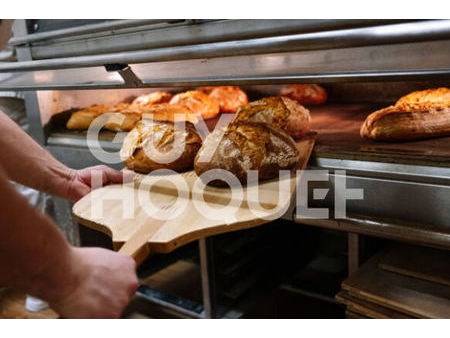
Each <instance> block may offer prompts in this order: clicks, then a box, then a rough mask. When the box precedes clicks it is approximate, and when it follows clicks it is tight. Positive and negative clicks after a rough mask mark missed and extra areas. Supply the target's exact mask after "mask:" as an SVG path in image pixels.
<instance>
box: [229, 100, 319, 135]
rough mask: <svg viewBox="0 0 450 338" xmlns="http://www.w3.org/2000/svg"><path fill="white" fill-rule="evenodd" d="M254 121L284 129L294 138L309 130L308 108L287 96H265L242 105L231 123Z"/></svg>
mask: <svg viewBox="0 0 450 338" xmlns="http://www.w3.org/2000/svg"><path fill="white" fill-rule="evenodd" d="M236 122H255V123H263V124H271V125H273V126H275V127H278V128H281V129H284V130H285V131H286V132H287V133H288V134H289V135H291V136H292V137H293V138H294V139H300V138H302V137H303V136H304V135H305V134H307V133H308V132H309V131H310V128H311V127H310V123H311V117H310V115H309V110H308V109H306V108H305V107H303V106H302V105H300V104H298V103H297V102H295V101H293V100H291V99H289V98H287V97H279V96H274V97H265V98H263V99H261V100H257V101H253V102H250V103H249V104H247V105H245V106H242V107H241V108H240V109H239V110H238V112H237V113H236V116H235V117H234V119H233V121H232V123H236Z"/></svg>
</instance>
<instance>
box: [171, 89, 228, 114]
mask: <svg viewBox="0 0 450 338" xmlns="http://www.w3.org/2000/svg"><path fill="white" fill-rule="evenodd" d="M174 103H176V104H182V105H185V106H186V107H188V108H189V109H190V110H191V111H192V112H193V113H195V114H200V115H201V117H202V118H204V119H207V118H211V117H214V116H216V115H217V114H219V109H220V108H219V103H218V102H217V101H216V100H213V99H212V98H210V97H209V96H208V95H206V94H205V93H203V92H201V91H198V90H190V91H187V92H184V93H179V94H177V95H175V96H174V97H173V98H172V99H171V100H170V104H174Z"/></svg>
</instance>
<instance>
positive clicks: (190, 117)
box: [140, 103, 199, 124]
mask: <svg viewBox="0 0 450 338" xmlns="http://www.w3.org/2000/svg"><path fill="white" fill-rule="evenodd" d="M140 112H141V114H142V117H143V119H153V120H155V121H169V122H175V121H188V122H191V123H194V124H195V123H197V121H198V116H199V115H198V114H195V113H193V112H192V111H191V110H190V109H189V108H188V107H186V106H185V105H182V104H176V103H174V104H169V103H159V104H154V105H151V106H146V107H141V109H140Z"/></svg>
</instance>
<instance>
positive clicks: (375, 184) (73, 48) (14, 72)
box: [0, 20, 450, 317]
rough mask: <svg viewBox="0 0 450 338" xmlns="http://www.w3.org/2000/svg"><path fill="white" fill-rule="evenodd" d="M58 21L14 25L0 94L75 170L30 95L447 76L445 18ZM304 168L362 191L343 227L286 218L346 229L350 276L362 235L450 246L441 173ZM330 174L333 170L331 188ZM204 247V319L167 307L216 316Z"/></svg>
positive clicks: (70, 154)
mask: <svg viewBox="0 0 450 338" xmlns="http://www.w3.org/2000/svg"><path fill="white" fill-rule="evenodd" d="M27 21H28V20H27ZM63 21H65V20H63ZM56 26H59V27H58V29H55V30H53V29H52V28H54V27H52V25H51V24H49V23H48V22H46V20H41V21H39V20H37V21H36V22H30V21H28V22H26V21H24V20H17V22H16V23H15V26H14V38H13V39H12V40H11V41H10V47H11V48H12V49H13V50H14V51H15V56H16V58H17V62H2V63H0V90H17V91H24V92H25V100H26V107H27V111H28V118H29V121H30V133H31V135H32V136H33V137H34V138H35V139H36V140H37V141H38V142H40V143H41V144H43V145H45V146H47V147H48V149H49V150H50V151H51V152H52V153H53V154H54V156H56V157H57V158H58V159H60V160H61V161H63V162H65V163H66V164H68V165H70V166H72V167H75V168H77V167H78V168H79V167H84V166H87V165H93V164H97V163H96V160H95V159H94V158H93V157H92V156H91V155H90V153H89V151H88V149H87V147H86V141H85V140H83V139H73V138H68V137H65V136H64V135H55V134H53V135H52V134H51V133H50V134H49V133H48V132H47V131H46V129H45V128H44V126H43V125H42V122H41V114H40V110H39V100H38V97H37V94H36V93H37V91H39V90H75V89H83V90H84V89H86V90H87V89H112V88H116V89H117V88H147V87H148V88H156V87H185V86H199V85H219V84H236V85H266V84H270V85H273V84H283V83H311V82H313V83H314V82H319V83H343V82H364V81H366V82H367V81H371V82H387V81H409V80H414V81H430V80H440V81H442V80H444V81H445V80H448V79H449V75H450V59H449V57H448V55H450V20H408V21H405V20H103V21H99V22H94V23H90V24H89V25H84V26H80V25H79V23H77V22H75V23H74V22H59V23H58V24H57V25H56ZM60 26H63V28H61V27H60ZM103 146H105V148H107V149H111V150H115V149H117V147H118V145H117V144H114V143H111V142H104V144H103ZM310 168H314V169H327V170H331V171H334V170H346V171H347V174H348V176H347V185H348V186H350V187H363V188H364V189H365V191H366V192H367V194H366V196H365V200H364V201H363V202H362V203H360V204H357V203H356V202H350V203H349V204H348V209H349V211H350V212H351V213H352V215H351V216H349V217H347V219H344V220H333V219H332V220H310V219H302V218H296V217H294V216H293V213H292V212H291V213H290V214H287V215H285V217H286V218H288V219H290V220H294V221H296V222H298V223H301V224H306V225H313V226H321V227H327V228H333V229H338V230H343V231H347V232H348V233H349V253H350V256H349V257H350V258H349V260H350V261H349V264H350V267H351V269H350V270H353V269H355V268H356V267H357V265H358V254H357V253H358V238H359V237H358V236H359V234H364V235H370V236H378V237H384V238H390V239H395V240H404V241H411V242H415V243H418V244H421V245H430V246H436V247H440V248H445V249H448V248H450V208H449V207H448V206H449V205H450V169H449V168H448V166H441V165H425V166H424V165H414V164H403V163H392V162H389V161H387V162H383V161H381V162H380V161H367V160H360V159H354V158H348V159H342V158H335V157H333V156H328V155H327V156H320V154H319V155H317V156H315V157H314V158H312V160H311V164H310ZM336 175H339V174H338V173H336V174H331V175H330V183H329V184H330V185H329V187H330V188H331V189H333V184H334V183H333V182H334V178H335V177H336ZM394 196H395V198H394ZM386 201H389V203H387V202H386ZM321 205H325V206H332V202H330V201H327V200H325V201H323V203H322V204H321ZM406 206H407V208H406ZM65 207H66V210H67V207H68V206H67V205H66V206H65ZM61 208H62V207H61ZM380 215H389V217H390V218H392V219H389V220H386V219H382V218H380V217H379V216H380ZM210 249H211V243H210V239H205V240H202V241H200V255H201V267H202V282H203V289H204V300H205V306H204V313H203V314H200V315H199V314H197V315H195V314H192V313H187V312H186V310H185V309H184V310H183V309H181V308H180V307H178V308H177V307H175V308H176V309H178V310H180V311H181V312H183V311H184V312H183V313H184V314H185V315H192V316H197V317H202V316H206V317H214V316H215V306H214V301H213V297H212V295H213V291H214V290H213V289H214V283H213V282H212V281H211V280H210V278H209V277H211V275H212V273H213V272H212V262H211V260H208V258H209V255H208V252H209V251H210ZM153 300H154V301H155V302H159V303H161V301H157V300H155V299H153ZM163 303H164V302H163ZM164 305H167V306H169V307H172V308H173V306H174V305H173V304H164Z"/></svg>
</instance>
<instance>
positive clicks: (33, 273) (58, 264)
mask: <svg viewBox="0 0 450 338" xmlns="http://www.w3.org/2000/svg"><path fill="white" fill-rule="evenodd" d="M0 205H2V212H1V213H0V286H10V287H14V288H17V289H21V290H23V291H25V292H27V293H29V294H31V295H35V296H37V297H39V298H42V299H45V300H47V301H50V302H52V301H54V299H57V298H58V297H62V296H64V294H65V293H67V292H69V291H68V290H70V288H71V287H73V286H74V285H76V283H77V277H76V276H77V275H78V274H77V271H75V269H74V266H76V265H74V264H73V262H74V259H73V254H72V251H73V250H72V248H71V246H70V245H69V243H68V242H67V241H66V239H65V238H64V236H63V234H62V233H61V231H60V230H59V229H58V228H57V227H56V225H55V224H54V223H53V222H52V221H51V220H50V219H49V218H48V217H47V216H45V215H43V214H41V213H39V212H38V211H37V210H36V209H34V208H33V207H32V206H31V205H29V204H28V202H27V201H26V200H25V199H24V198H23V197H22V196H20V195H19V194H18V193H17V192H16V191H15V190H14V189H13V188H12V186H11V184H10V183H9V182H8V179H7V177H6V175H5V174H4V172H3V171H2V169H1V168H0Z"/></svg>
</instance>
